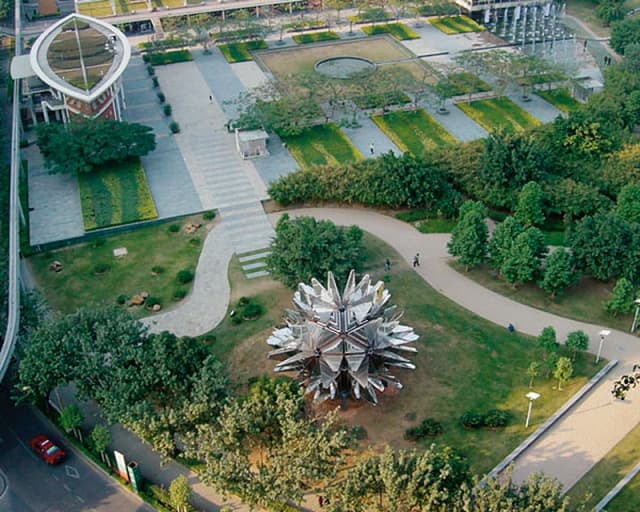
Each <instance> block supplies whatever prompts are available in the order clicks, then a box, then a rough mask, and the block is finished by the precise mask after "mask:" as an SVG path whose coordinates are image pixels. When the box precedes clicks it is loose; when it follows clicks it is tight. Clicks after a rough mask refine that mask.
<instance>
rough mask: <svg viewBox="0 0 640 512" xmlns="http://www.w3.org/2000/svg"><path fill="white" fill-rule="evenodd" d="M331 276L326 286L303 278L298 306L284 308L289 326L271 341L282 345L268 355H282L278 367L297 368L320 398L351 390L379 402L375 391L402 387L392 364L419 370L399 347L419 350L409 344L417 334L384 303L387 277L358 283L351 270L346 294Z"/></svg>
mask: <svg viewBox="0 0 640 512" xmlns="http://www.w3.org/2000/svg"><path fill="white" fill-rule="evenodd" d="M327 281H328V282H327V287H326V288H325V287H324V286H322V285H321V284H320V283H319V282H318V281H317V280H316V279H312V280H311V286H309V285H306V284H304V283H300V285H299V286H298V291H297V292H296V293H295V294H294V296H293V303H294V305H295V306H296V310H295V311H294V310H286V313H285V320H286V323H287V327H284V328H282V329H275V330H274V331H273V334H272V335H271V336H270V337H269V339H268V340H267V343H269V345H271V346H274V347H278V348H277V349H275V350H272V351H271V352H270V353H269V357H272V358H278V359H283V360H282V361H281V362H280V363H278V364H277V365H276V368H275V370H276V371H277V372H286V371H296V372H297V376H296V377H297V378H298V379H299V380H301V381H302V382H303V383H304V384H305V386H306V388H307V393H312V392H313V393H314V399H315V400H318V399H322V400H324V399H327V398H331V399H334V398H336V396H337V397H339V398H342V399H343V400H344V399H346V398H347V397H348V396H349V395H352V396H353V397H354V398H356V399H357V400H359V399H360V398H362V397H364V398H365V399H366V400H368V401H369V402H371V403H373V404H376V403H377V402H378V399H377V396H376V390H377V391H380V392H382V391H384V389H385V387H387V386H389V385H394V386H396V387H397V388H398V389H402V384H401V383H400V382H399V381H398V379H397V378H396V377H394V376H393V375H391V374H390V373H389V368H390V367H397V368H409V369H411V370H414V369H415V366H414V365H413V364H412V363H411V362H410V361H409V360H408V359H405V358H404V357H402V356H400V355H398V354H397V353H396V351H405V352H416V349H415V348H414V347H410V346H407V345H408V344H409V343H412V342H414V341H416V340H417V339H418V336H417V335H416V334H415V333H414V332H413V328H412V327H408V326H406V325H401V324H400V322H399V320H400V318H401V317H402V311H400V310H398V309H397V308H396V307H395V306H390V307H385V305H386V304H387V302H388V301H389V299H390V297H391V295H390V294H389V291H388V290H385V288H384V283H383V282H382V281H378V282H377V283H376V284H375V285H372V284H371V279H370V277H369V275H365V276H364V277H363V278H362V280H361V281H360V282H359V283H358V284H356V280H355V272H354V271H353V270H352V271H351V273H350V274H349V278H348V279H347V284H346V286H345V288H344V291H343V293H342V295H340V292H339V291H338V287H337V286H336V282H335V279H334V277H333V274H332V273H331V272H329V275H328V280H327Z"/></svg>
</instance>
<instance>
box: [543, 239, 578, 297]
mask: <svg viewBox="0 0 640 512" xmlns="http://www.w3.org/2000/svg"><path fill="white" fill-rule="evenodd" d="M579 276H580V274H579V273H578V272H577V271H576V270H575V266H574V263H573V258H572V256H571V253H570V252H569V251H566V250H565V249H564V248H561V247H560V248H558V249H556V250H555V251H553V252H552V253H551V254H549V256H547V258H546V259H545V264H544V269H543V271H542V280H541V281H540V282H539V286H540V288H542V289H543V290H544V291H545V292H547V293H548V294H549V295H550V297H551V300H553V299H555V298H556V296H557V295H558V294H559V293H561V292H562V291H563V290H565V289H566V288H568V287H569V286H571V285H572V284H574V283H575V282H576V281H577V280H578V278H579Z"/></svg>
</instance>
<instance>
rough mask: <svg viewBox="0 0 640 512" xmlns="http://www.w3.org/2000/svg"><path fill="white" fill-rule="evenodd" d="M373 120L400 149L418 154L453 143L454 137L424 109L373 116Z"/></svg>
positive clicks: (454, 141)
mask: <svg viewBox="0 0 640 512" xmlns="http://www.w3.org/2000/svg"><path fill="white" fill-rule="evenodd" d="M372 119H373V122H374V123H376V125H378V127H379V128H380V129H381V130H382V131H383V132H384V133H385V135H387V137H389V138H390V139H391V141H392V142H393V143H394V144H395V145H396V146H397V147H398V148H399V149H400V150H402V151H411V152H412V153H413V154H414V155H420V154H422V152H423V151H424V150H425V149H426V148H434V147H440V146H447V145H450V144H455V143H456V139H455V138H454V137H453V136H452V135H451V134H450V133H449V132H447V131H446V130H445V129H444V128H443V127H442V126H440V125H439V124H438V123H437V122H436V121H435V120H434V119H433V118H432V117H431V116H430V115H428V114H427V113H426V112H425V111H424V110H418V111H417V112H393V113H391V114H387V115H386V116H373V117H372Z"/></svg>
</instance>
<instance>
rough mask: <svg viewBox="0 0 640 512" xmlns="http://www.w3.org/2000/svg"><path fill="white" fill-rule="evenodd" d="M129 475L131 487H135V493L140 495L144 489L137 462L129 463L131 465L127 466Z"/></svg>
mask: <svg viewBox="0 0 640 512" xmlns="http://www.w3.org/2000/svg"><path fill="white" fill-rule="evenodd" d="M127 473H129V480H130V481H131V487H133V490H134V491H136V492H137V493H139V492H140V489H141V488H142V474H141V473H140V467H139V466H138V463H137V462H135V461H131V462H129V464H127Z"/></svg>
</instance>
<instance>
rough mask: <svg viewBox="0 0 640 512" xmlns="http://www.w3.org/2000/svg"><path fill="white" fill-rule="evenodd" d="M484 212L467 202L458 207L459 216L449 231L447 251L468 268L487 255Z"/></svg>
mask: <svg viewBox="0 0 640 512" xmlns="http://www.w3.org/2000/svg"><path fill="white" fill-rule="evenodd" d="M483 213H484V212H483V211H482V210H481V209H480V208H477V207H474V206H473V203H472V202H467V203H465V204H463V205H462V207H461V208H460V218H459V220H458V222H457V223H456V225H455V227H454V228H453V231H452V233H451V240H450V241H449V243H448V245H447V247H448V249H449V253H450V254H451V255H453V256H456V257H457V258H458V261H459V262H460V263H461V264H462V265H464V266H465V267H466V269H467V270H469V269H470V268H471V267H475V266H478V265H480V264H481V263H482V262H484V260H485V258H486V255H487V240H488V238H489V230H488V228H487V222H486V220H485V216H484V214H483Z"/></svg>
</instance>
